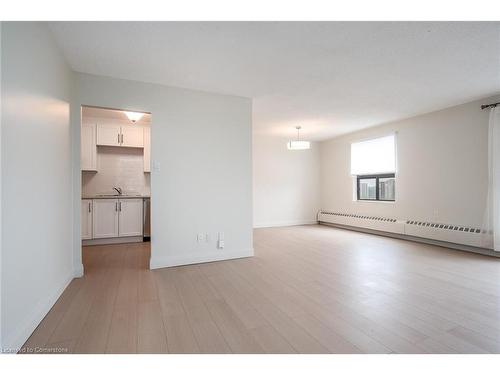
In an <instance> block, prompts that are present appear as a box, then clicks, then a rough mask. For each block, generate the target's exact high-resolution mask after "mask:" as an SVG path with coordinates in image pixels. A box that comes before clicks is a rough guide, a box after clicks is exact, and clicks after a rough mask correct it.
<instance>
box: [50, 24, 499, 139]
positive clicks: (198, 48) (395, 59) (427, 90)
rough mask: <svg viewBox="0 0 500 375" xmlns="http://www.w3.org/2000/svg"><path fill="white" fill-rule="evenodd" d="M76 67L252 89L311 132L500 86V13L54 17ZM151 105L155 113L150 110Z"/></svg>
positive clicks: (246, 92) (268, 119)
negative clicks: (376, 18) (388, 17)
mask: <svg viewBox="0 0 500 375" xmlns="http://www.w3.org/2000/svg"><path fill="white" fill-rule="evenodd" d="M50 28H51V29H52V31H53V32H54V34H55V36H56V39H57V41H58V43H59V44H60V46H61V47H62V49H63V51H64V54H65V55H66V57H67V59H68V61H69V63H70V64H71V66H72V68H73V69H74V70H76V71H79V72H85V73H91V74H98V75H104V76H110V77H116V78H124V79H131V80H138V81H144V82H152V83H159V84H164V85H169V86H178V87H184V88H191V89H198V90H205V91H211V92H216V93H223V94H232V95H239V96H245V97H251V98H253V99H254V101H253V106H254V110H253V111H254V114H253V115H254V117H253V121H254V129H255V131H258V132H267V133H270V134H276V135H286V136H288V135H290V136H292V135H294V134H295V129H294V127H295V126H296V125H302V128H303V135H304V137H305V138H308V139H311V140H318V139H325V138H329V137H333V136H337V135H340V134H344V133H347V132H352V131H355V130H358V129H361V128H365V127H369V126H374V125H377V124H381V123H384V122H389V121H393V120H397V119H402V118H406V117H410V116H413V115H416V114H420V113H425V112H429V111H432V110H436V109H441V108H445V107H448V106H452V105H456V104H460V103H464V102H467V101H471V100H475V99H479V98H482V97H485V96H489V95H493V94H497V93H499V92H500V68H499V67H500V22H441V23H438V22H432V23H429V22H119V23H118V22H100V23H99V22H62V23H59V22H52V23H50ZM153 115H154V114H153Z"/></svg>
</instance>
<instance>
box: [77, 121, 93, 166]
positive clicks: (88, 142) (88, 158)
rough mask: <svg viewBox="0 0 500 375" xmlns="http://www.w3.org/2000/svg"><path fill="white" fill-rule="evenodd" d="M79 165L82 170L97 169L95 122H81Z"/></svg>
mask: <svg viewBox="0 0 500 375" xmlns="http://www.w3.org/2000/svg"><path fill="white" fill-rule="evenodd" d="M80 166H81V169H82V171H96V170H97V148H96V124H95V123H91V122H84V123H82V131H81V146H80Z"/></svg>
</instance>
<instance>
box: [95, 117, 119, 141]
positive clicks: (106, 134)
mask: <svg viewBox="0 0 500 375" xmlns="http://www.w3.org/2000/svg"><path fill="white" fill-rule="evenodd" d="M97 145H99V146H120V145H121V125H120V124H117V123H112V122H109V123H99V124H97Z"/></svg>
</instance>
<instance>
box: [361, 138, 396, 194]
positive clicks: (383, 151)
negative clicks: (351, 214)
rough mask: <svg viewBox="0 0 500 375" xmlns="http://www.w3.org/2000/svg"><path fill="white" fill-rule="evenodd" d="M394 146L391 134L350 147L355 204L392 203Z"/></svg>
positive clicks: (394, 169) (394, 179)
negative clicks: (360, 201)
mask: <svg viewBox="0 0 500 375" xmlns="http://www.w3.org/2000/svg"><path fill="white" fill-rule="evenodd" d="M395 143H396V142H395V134H391V135H389V136H385V137H380V138H375V139H370V140H367V141H362V142H355V143H352V144H351V174H352V175H353V176H354V177H356V198H357V199H358V200H369V201H394V200H395V198H396V189H395V183H396V178H395V172H396V145H395Z"/></svg>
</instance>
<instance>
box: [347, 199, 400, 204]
mask: <svg viewBox="0 0 500 375" xmlns="http://www.w3.org/2000/svg"><path fill="white" fill-rule="evenodd" d="M353 202H354V203H383V204H394V203H396V201H371V200H368V199H367V200H363V199H361V200H360V199H356V200H354V201H353Z"/></svg>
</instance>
